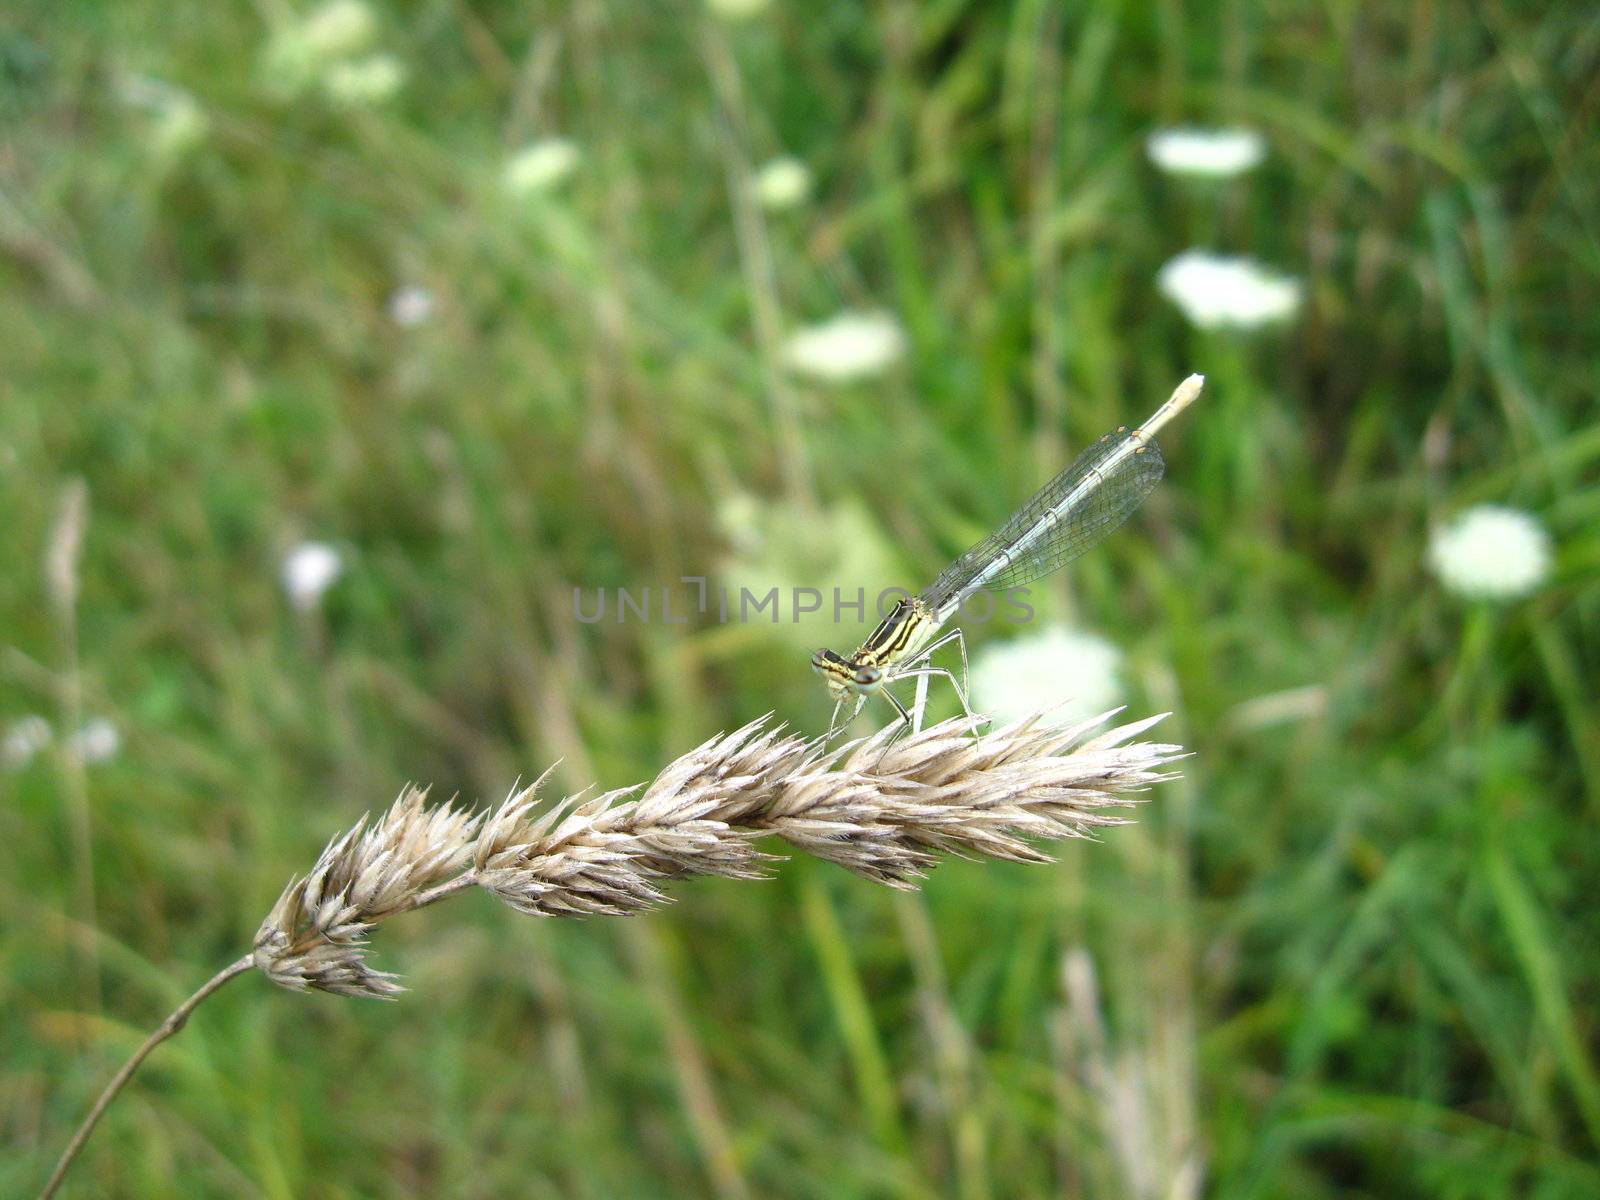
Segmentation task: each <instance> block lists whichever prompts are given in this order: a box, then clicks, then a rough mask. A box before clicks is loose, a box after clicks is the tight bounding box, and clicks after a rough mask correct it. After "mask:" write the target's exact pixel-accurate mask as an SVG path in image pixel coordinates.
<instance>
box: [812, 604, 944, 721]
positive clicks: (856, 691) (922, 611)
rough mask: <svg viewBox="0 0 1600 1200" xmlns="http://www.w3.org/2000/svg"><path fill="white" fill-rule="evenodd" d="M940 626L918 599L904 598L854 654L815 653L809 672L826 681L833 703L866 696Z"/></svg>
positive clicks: (829, 651)
mask: <svg viewBox="0 0 1600 1200" xmlns="http://www.w3.org/2000/svg"><path fill="white" fill-rule="evenodd" d="M938 627H939V620H938V617H937V616H936V615H935V614H934V613H933V611H932V610H931V609H929V608H928V606H927V605H926V604H924V603H923V602H922V601H921V600H919V599H917V598H916V597H915V596H907V597H906V598H905V599H903V600H901V601H900V603H898V604H896V605H895V606H894V608H893V609H892V610H890V612H889V615H888V616H887V617H885V618H884V619H883V622H882V623H881V624H880V625H879V626H878V627H877V628H876V629H874V630H873V631H872V632H871V633H870V634H869V635H868V636H867V640H866V641H864V642H862V643H861V645H860V647H859V648H858V649H857V650H856V652H855V653H854V654H852V655H850V657H848V658H846V657H844V656H843V655H841V654H835V653H834V652H833V651H832V650H818V651H817V652H816V654H814V655H812V657H811V669H812V670H814V671H815V672H816V673H817V674H819V675H821V676H822V677H823V679H824V680H825V681H826V682H827V685H828V691H829V692H830V693H831V694H832V696H833V698H834V699H835V700H842V699H844V698H845V697H847V696H865V695H868V694H870V693H871V692H873V691H875V690H876V689H877V688H879V687H881V686H882V685H883V681H884V678H885V676H887V675H892V674H893V671H892V669H891V668H893V666H894V665H895V663H897V662H901V661H902V660H904V659H905V658H907V657H909V656H910V655H913V654H915V653H916V652H917V651H918V650H920V649H921V648H922V646H923V644H924V643H925V642H927V640H928V638H929V637H931V636H932V635H933V633H934V631H935V630H937V629H938Z"/></svg>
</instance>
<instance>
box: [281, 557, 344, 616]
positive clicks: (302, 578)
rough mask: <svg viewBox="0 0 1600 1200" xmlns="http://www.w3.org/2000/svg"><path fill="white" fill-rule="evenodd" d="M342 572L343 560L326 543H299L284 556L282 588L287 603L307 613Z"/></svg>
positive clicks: (320, 599) (314, 606)
mask: <svg viewBox="0 0 1600 1200" xmlns="http://www.w3.org/2000/svg"><path fill="white" fill-rule="evenodd" d="M343 572H344V559H343V558H341V557H340V555H339V552H338V551H337V550H335V549H334V548H333V547H332V546H330V545H328V543H326V542H301V543H300V544H299V545H297V546H294V547H292V548H291V549H290V550H289V553H288V554H286V555H284V557H283V590H284V593H285V594H286V595H287V596H288V597H289V603H290V604H292V605H294V606H295V607H296V608H298V609H299V610H300V611H301V612H310V611H311V610H312V609H314V608H316V607H317V605H318V604H320V603H321V602H322V594H323V593H324V592H326V591H327V590H328V589H329V588H330V587H332V586H333V584H334V581H335V580H337V579H338V578H339V576H340V575H341V574H342V573H343Z"/></svg>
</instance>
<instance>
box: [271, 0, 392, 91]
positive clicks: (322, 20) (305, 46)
mask: <svg viewBox="0 0 1600 1200" xmlns="http://www.w3.org/2000/svg"><path fill="white" fill-rule="evenodd" d="M377 35H378V21H377V18H376V17H375V16H374V15H373V12H372V9H371V8H370V7H369V6H368V5H367V4H365V3H363V0H328V3H326V4H323V5H322V6H321V7H320V8H317V9H314V10H312V11H311V12H309V13H307V14H306V15H305V16H304V17H301V18H299V19H298V20H292V21H289V22H287V23H285V24H283V25H281V26H280V27H279V28H278V30H277V32H276V33H274V34H273V36H272V39H271V40H270V41H269V42H268V43H267V49H266V54H265V56H264V59H263V64H262V73H263V75H264V76H265V78H266V81H267V84H268V86H269V87H270V88H271V89H272V90H273V91H275V92H277V93H278V94H280V95H282V96H297V95H299V94H300V93H302V92H304V91H306V90H307V89H308V88H310V87H312V86H317V87H319V88H320V89H321V90H322V93H323V95H325V96H326V97H327V98H328V100H329V101H330V102H332V103H334V104H337V105H340V106H343V107H346V108H366V107H371V106H374V105H378V104H382V103H383V102H385V101H387V100H390V99H392V98H393V97H394V96H395V95H396V94H398V93H399V91H400V89H401V88H402V87H403V86H404V85H405V81H406V69H405V65H404V64H403V63H401V62H400V60H399V59H397V58H396V57H395V56H394V55H392V54H385V53H382V52H374V51H373V50H372V45H373V43H374V42H375V41H376V40H377Z"/></svg>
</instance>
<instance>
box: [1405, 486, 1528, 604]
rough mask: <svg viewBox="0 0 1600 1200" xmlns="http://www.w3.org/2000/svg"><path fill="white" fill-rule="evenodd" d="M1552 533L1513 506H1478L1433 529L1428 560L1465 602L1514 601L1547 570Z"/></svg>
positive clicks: (1444, 582) (1442, 579)
mask: <svg viewBox="0 0 1600 1200" xmlns="http://www.w3.org/2000/svg"><path fill="white" fill-rule="evenodd" d="M1550 559H1551V552H1550V535H1549V534H1548V533H1546V532H1545V529H1544V526H1542V525H1540V524H1539V522H1538V521H1537V520H1536V519H1535V518H1533V517H1531V516H1529V515H1528V514H1527V513H1525V512H1521V511H1519V510H1517V509H1514V508H1504V507H1501V506H1500V505H1496V504H1480V505H1478V506H1477V507H1475V508H1469V509H1467V510H1466V511H1465V512H1463V513H1461V514H1459V515H1458V516H1457V517H1456V518H1455V520H1453V521H1451V522H1450V523H1449V524H1447V525H1445V526H1443V527H1442V528H1440V529H1438V530H1436V531H1435V532H1434V535H1433V538H1432V539H1431V540H1430V541H1429V543H1428V564H1429V566H1431V567H1432V568H1433V573H1434V574H1435V575H1437V576H1438V577H1439V582H1440V583H1442V584H1444V586H1445V587H1446V588H1448V589H1449V590H1450V591H1452V592H1454V593H1455V594H1456V595H1458V596H1461V597H1463V598H1464V599H1468V600H1515V599H1517V598H1518V597H1520V596H1526V595H1528V594H1529V593H1530V592H1532V591H1534V590H1535V589H1536V588H1538V587H1539V585H1540V584H1542V583H1543V582H1544V581H1545V579H1546V578H1547V577H1548V576H1549V574H1550Z"/></svg>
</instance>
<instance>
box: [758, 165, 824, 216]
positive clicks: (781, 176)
mask: <svg viewBox="0 0 1600 1200" xmlns="http://www.w3.org/2000/svg"><path fill="white" fill-rule="evenodd" d="M755 191H756V199H757V200H759V201H761V207H763V208H770V209H780V208H793V207H794V206H795V205H797V204H803V203H804V202H805V199H806V197H807V196H809V195H810V194H811V168H810V167H808V166H806V164H805V163H803V162H801V161H800V160H799V159H798V158H788V157H784V158H775V159H773V160H772V161H771V162H769V163H767V164H766V165H764V166H763V167H761V169H760V170H758V171H757V172H756V177H755Z"/></svg>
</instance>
